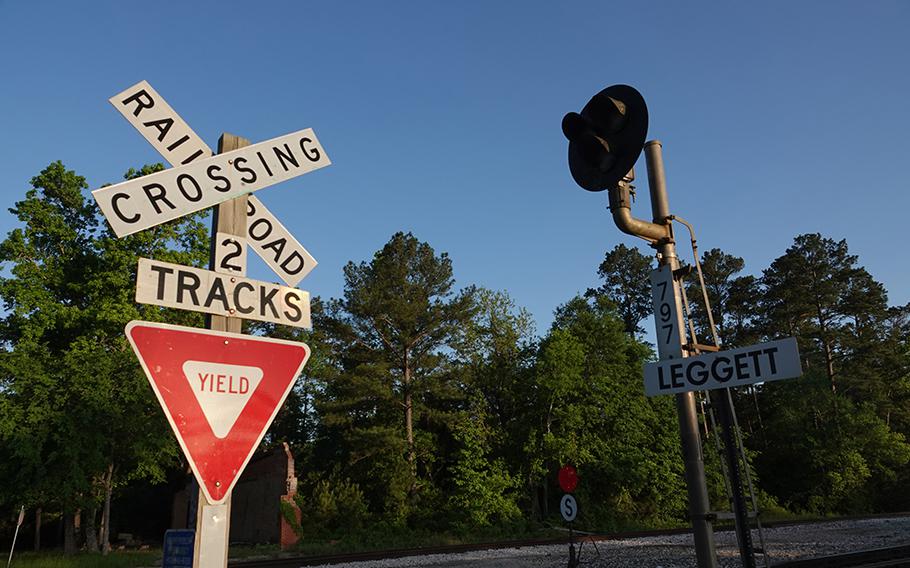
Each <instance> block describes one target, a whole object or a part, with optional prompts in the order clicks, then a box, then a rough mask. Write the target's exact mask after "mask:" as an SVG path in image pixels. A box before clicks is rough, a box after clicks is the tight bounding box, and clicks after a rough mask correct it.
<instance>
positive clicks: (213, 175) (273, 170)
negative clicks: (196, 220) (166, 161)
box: [92, 128, 331, 237]
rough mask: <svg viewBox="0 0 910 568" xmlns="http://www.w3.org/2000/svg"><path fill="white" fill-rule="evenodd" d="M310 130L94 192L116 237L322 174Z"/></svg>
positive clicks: (324, 159) (321, 156)
mask: <svg viewBox="0 0 910 568" xmlns="http://www.w3.org/2000/svg"><path fill="white" fill-rule="evenodd" d="M330 163H331V162H330V161H329V158H328V156H327V155H326V153H325V150H323V149H322V146H320V144H319V140H317V139H316V135H315V134H313V130H312V129H311V128H307V129H305V130H300V131H298V132H293V133H291V134H286V135H284V136H279V137H278V138H273V139H272V140H267V141H265V142H260V143H258V144H253V145H251V146H246V147H244V148H240V149H237V150H233V151H231V152H226V153H224V154H218V155H215V156H212V157H210V158H206V159H204V160H196V161H194V162H192V163H190V164H188V165H185V166H180V167H176V168H172V169H169V170H164V171H162V172H156V173H154V174H150V175H147V176H143V177H141V178H137V179H133V180H128V181H125V182H123V183H118V184H117V185H112V186H109V187H104V188H101V189H96V190H95V191H93V192H92V195H93V196H94V197H95V200H96V201H97V202H98V206H99V207H100V208H101V211H102V212H103V213H104V216H105V217H106V218H107V221H108V223H110V225H111V228H112V229H113V230H114V233H116V235H117V236H118V237H123V236H126V235H131V234H133V233H136V232H138V231H142V230H144V229H148V228H149V227H154V226H155V225H159V224H161V223H164V222H166V221H170V220H172V219H177V218H179V217H182V216H184V215H188V214H190V213H193V212H195V211H199V210H201V209H205V208H207V207H212V206H214V205H217V204H219V203H221V202H222V201H227V200H228V199H233V198H235V197H239V196H241V195H245V194H247V193H252V192H254V191H258V190H260V189H263V188H265V187H269V186H270V185H274V184H276V183H279V182H282V181H285V180H288V179H291V178H294V177H297V176H299V175H303V174H306V173H309V172H311V171H313V170H316V169H319V168H324V167H325V166H328V165H329V164H330Z"/></svg>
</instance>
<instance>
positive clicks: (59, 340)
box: [0, 162, 910, 550]
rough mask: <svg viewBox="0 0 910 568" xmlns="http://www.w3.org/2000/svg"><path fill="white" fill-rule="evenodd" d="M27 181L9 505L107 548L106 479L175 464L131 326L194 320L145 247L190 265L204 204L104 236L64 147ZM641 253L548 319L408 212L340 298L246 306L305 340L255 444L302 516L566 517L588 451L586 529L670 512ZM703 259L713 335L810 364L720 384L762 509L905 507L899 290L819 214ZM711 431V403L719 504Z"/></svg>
mask: <svg viewBox="0 0 910 568" xmlns="http://www.w3.org/2000/svg"><path fill="white" fill-rule="evenodd" d="M158 168H160V166H154V167H145V168H143V169H141V170H139V171H134V170H131V171H129V172H127V175H126V177H127V178H130V177H136V176H139V175H144V174H147V173H150V172H152V171H156V170H157V169H158ZM31 186H32V187H31V188H30V189H29V190H28V191H27V192H26V195H25V198H24V199H23V200H21V201H19V202H17V203H16V205H15V206H14V207H13V208H12V209H11V212H12V213H13V214H14V215H15V216H16V218H17V219H18V221H19V224H20V226H19V227H18V228H16V229H14V230H13V231H12V232H10V233H9V235H8V236H7V237H6V239H5V240H4V241H3V242H2V243H0V261H2V262H3V263H4V267H5V269H6V270H5V271H4V273H3V276H2V278H0V297H2V298H3V302H4V308H5V314H4V315H3V317H2V320H0V334H2V341H3V351H2V353H0V370H2V375H0V452H2V453H3V459H2V460H0V479H2V480H3V481H4V483H3V484H2V489H0V503H2V504H3V505H4V508H5V509H8V510H9V511H12V510H14V509H15V510H18V506H19V505H20V504H23V503H24V504H26V505H27V506H28V507H29V508H30V509H31V510H40V511H44V512H45V515H51V516H55V515H56V516H61V518H62V520H63V521H64V526H65V527H66V530H65V532H64V535H65V543H66V548H67V550H73V549H75V547H76V545H77V542H79V541H80V539H81V541H82V542H85V543H86V544H85V546H86V547H87V548H89V549H97V548H104V547H105V545H106V543H108V542H109V540H110V530H109V527H111V526H118V525H117V520H116V519H117V511H112V510H111V505H110V503H111V502H112V497H114V496H116V494H117V493H118V492H119V491H122V490H124V489H125V488H127V487H129V486H132V487H136V486H137V484H138V485H139V486H140V487H143V486H147V485H150V484H154V483H157V482H161V481H162V480H164V479H165V478H166V477H167V476H168V475H169V472H174V471H177V472H182V471H185V470H186V464H185V463H184V461H183V458H182V456H181V455H180V452H179V449H178V447H177V445H176V442H175V441H174V438H173V435H172V434H171V432H170V430H169V428H168V426H167V423H166V421H165V419H164V417H163V414H162V412H161V411H160V409H159V408H158V404H157V401H156V400H155V398H154V396H153V395H152V392H151V389H150V388H149V387H148V384H147V381H146V379H145V377H144V375H143V374H142V371H141V369H140V368H139V365H138V363H137V362H136V360H135V358H134V356H133V354H132V351H131V350H130V349H129V347H128V345H127V343H126V340H125V338H124V336H123V326H124V325H125V324H126V322H127V321H129V320H131V319H145V320H148V321H166V322H171V323H179V324H182V325H191V326H199V327H201V325H202V318H201V316H199V315H198V314H194V313H187V312H180V311H176V310H170V309H165V308H158V307H154V306H144V305H138V304H136V303H135V302H134V301H133V299H132V294H133V290H134V286H135V266H136V261H137V259H138V257H140V256H143V257H149V258H155V259H159V260H165V261H169V262H175V263H179V264H186V265H190V266H197V267H205V266H206V265H207V261H208V251H209V243H208V235H207V230H206V227H205V226H204V219H203V217H202V216H199V215H196V216H192V217H188V218H184V219H181V220H179V221H172V222H170V223H167V224H164V225H161V226H158V227H156V228H154V229H150V230H148V231H143V232H142V233H139V234H136V235H131V236H129V237H126V238H123V239H118V238H116V237H115V236H114V235H113V234H112V233H111V231H110V230H109V228H108V227H107V225H106V224H105V223H104V222H103V221H101V220H100V217H99V213H98V211H97V209H96V207H95V205H94V202H93V201H92V200H91V198H88V197H87V196H86V195H85V190H86V189H87V187H86V184H85V180H84V179H82V178H81V177H79V176H78V175H76V174H75V173H74V172H72V171H69V170H67V169H66V168H65V167H64V166H63V165H62V164H61V163H59V162H55V163H53V164H51V165H49V166H48V168H46V169H45V170H44V171H42V172H41V173H40V174H39V175H38V176H36V177H35V178H33V179H32V180H31ZM653 264H654V262H653V258H652V255H651V254H650V252H648V253H647V254H645V253H643V252H642V251H640V250H638V249H635V248H630V247H626V246H624V245H618V246H616V247H614V248H613V249H611V250H610V251H608V252H606V254H605V257H604V261H603V262H602V263H601V265H600V266H599V267H596V269H597V276H598V278H599V283H598V285H597V286H592V287H591V288H589V289H588V290H587V292H586V293H585V294H582V295H579V296H577V297H574V298H567V299H566V301H565V303H563V304H562V305H560V306H559V307H558V308H557V309H556V312H555V314H554V319H553V323H552V325H551V326H550V328H549V329H548V330H546V331H545V332H544V333H543V334H541V335H538V332H537V331H536V330H535V329H534V325H533V319H532V317H531V314H529V313H528V312H527V310H525V309H523V308H521V307H520V306H518V305H516V303H515V302H514V300H513V299H512V298H511V297H510V296H509V295H508V294H507V293H506V292H503V291H494V290H487V289H483V288H477V287H474V286H460V287H459V286H458V285H457V283H456V282H455V280H454V277H453V269H452V259H450V258H449V256H448V255H447V254H446V253H441V252H437V251H435V250H434V249H433V248H432V246H431V245H430V244H428V243H425V242H422V241H420V240H419V239H418V238H417V237H416V236H414V235H412V234H410V233H403V232H400V233H396V234H394V235H392V237H391V238H390V240H389V241H388V242H387V243H385V244H384V245H383V246H382V248H380V249H379V250H378V251H377V252H376V253H375V255H374V256H373V257H372V258H371V259H368V260H364V261H360V262H354V261H352V262H349V263H348V264H347V265H346V266H345V268H344V283H345V284H344V290H343V293H342V295H341V297H340V298H331V299H320V298H314V300H313V304H312V313H313V329H312V330H311V331H303V330H299V329H291V328H285V327H280V326H275V325H270V324H260V323H256V324H250V325H249V326H248V331H249V332H250V333H264V334H268V335H270V336H274V337H283V338H290V339H298V340H302V341H305V342H307V343H308V344H309V345H310V347H311V348H312V350H313V355H312V357H311V359H310V362H309V363H308V365H307V367H306V368H305V369H304V371H303V374H302V376H301V377H300V379H299V380H298V383H297V385H296V386H295V388H294V390H293V391H292V393H291V395H290V397H289V398H288V401H287V402H286V404H285V407H284V408H283V409H282V411H281V412H280V413H279V415H278V417H277V418H276V421H275V423H274V424H273V426H272V428H271V429H270V431H269V433H268V434H267V436H266V440H265V442H264V444H263V446H264V447H263V449H262V451H268V449H269V448H270V447H274V446H276V445H279V444H281V443H283V442H286V443H288V444H289V445H290V447H291V448H292V450H293V452H294V455H295V457H296V459H297V471H298V472H302V473H300V476H301V478H300V487H299V492H298V496H297V504H298V505H299V507H300V508H301V509H302V510H303V515H302V519H303V520H302V521H301V524H299V525H298V526H297V527H296V528H297V530H298V531H299V532H300V534H301V535H302V536H303V537H305V538H313V539H319V538H326V537H330V536H337V535H340V534H351V532H352V531H356V530H357V529H365V528H366V527H369V528H370V530H377V527H380V528H382V529H383V530H390V531H395V530H424V531H439V532H443V531H447V532H448V531H452V532H471V531H475V532H476V531H478V530H480V531H483V530H490V531H493V530H508V531H512V532H515V531H522V530H526V529H527V528H528V527H531V526H538V525H540V524H541V523H558V522H559V520H558V511H557V507H556V504H557V503H558V500H559V498H560V496H561V491H560V490H559V488H558V485H557V483H556V472H557V471H558V469H559V468H560V467H561V466H562V465H564V464H572V465H574V466H575V467H576V468H577V470H578V472H579V477H580V479H581V482H580V483H579V487H578V489H577V490H576V497H577V499H578V501H579V503H580V507H581V514H580V518H579V521H580V522H581V523H583V524H584V525H585V526H587V527H590V528H593V529H597V530H615V529H621V528H624V527H645V526H669V525H674V524H684V523H685V519H686V493H685V485H684V481H683V465H682V461H681V458H680V450H679V437H678V430H677V422H676V413H675V406H674V402H673V399H672V397H653V398H648V397H645V396H644V389H643V384H642V365H643V364H644V363H645V362H647V361H650V360H653V359H654V352H653V348H652V346H651V345H649V344H648V343H647V342H646V340H645V337H646V336H645V334H644V331H643V330H644V326H645V325H650V324H649V323H647V322H646V320H647V319H648V318H649V317H650V312H651V305H650V289H649V284H648V276H649V273H650V271H651V269H652V265H653ZM702 264H703V266H702V268H703V273H704V279H705V289H706V293H707V296H708V298H709V300H710V302H711V304H712V306H713V308H714V310H713V319H714V322H715V324H716V335H717V339H718V341H719V342H720V345H721V347H722V348H730V347H736V346H744V345H749V344H752V343H756V342H760V341H763V340H770V339H777V338H780V337H787V336H794V337H796V338H797V340H798V342H799V345H800V352H801V355H802V357H803V367H804V370H805V372H804V375H803V377H801V378H799V379H795V380H789V381H780V382H776V383H771V384H766V385H757V386H755V387H752V388H743V389H738V390H737V391H736V392H735V393H734V398H735V404H736V409H737V412H738V414H739V417H740V423H741V425H742V427H743V434H744V440H745V444H746V448H747V453H748V456H749V460H750V462H751V464H752V467H753V471H754V473H755V482H756V485H757V488H758V490H759V494H760V499H761V501H762V503H763V506H764V508H765V509H774V510H779V511H790V512H809V513H819V514H829V513H859V512H880V511H893V510H906V509H907V508H908V506H910V503H908V500H910V492H907V491H906V485H907V482H908V481H910V466H908V462H910V445H908V443H907V441H906V437H907V435H908V428H910V374H908V363H910V361H908V333H910V321H908V319H910V318H908V311H910V308H908V306H899V307H893V306H889V305H888V300H887V294H886V291H885V289H884V287H883V286H882V285H881V284H880V283H878V282H877V281H875V279H874V278H873V277H872V276H871V275H870V274H869V273H868V272H867V271H866V270H865V269H863V268H862V267H861V266H859V264H858V259H857V258H856V256H854V255H851V254H850V253H849V250H848V247H847V243H846V242H845V241H836V240H833V239H831V238H829V237H825V236H822V235H819V234H806V235H799V236H797V237H796V238H795V239H794V242H793V245H792V246H791V247H790V248H788V249H787V250H786V251H785V252H784V253H783V254H782V255H781V256H780V257H778V258H777V259H775V260H774V262H772V263H771V265H770V266H769V267H768V268H765V269H763V270H762V271H761V272H760V275H759V276H753V275H749V274H747V273H746V272H745V262H744V260H743V259H741V258H738V257H736V256H734V255H732V254H728V253H726V252H723V251H721V250H719V249H712V250H709V251H707V252H706V253H705V254H704V255H703V260H702ZM593 268H595V267H592V269H593ZM592 280H594V278H593V271H592ZM584 284H586V283H579V285H584ZM686 288H687V298H688V300H689V302H690V309H691V314H692V318H693V322H694V329H695V332H696V334H697V335H698V337H699V338H700V339H699V340H700V341H701V342H711V341H712V338H713V337H714V333H712V331H711V329H710V325H709V318H708V317H707V313H706V310H705V308H704V304H703V303H702V302H699V301H698V300H699V299H700V298H701V297H702V291H701V288H700V287H699V286H698V282H697V279H695V278H693V277H690V278H689V279H688V281H687V286H686ZM705 338H707V339H705ZM714 435H715V433H714V432H713V430H712V429H711V428H710V424H708V425H706V428H705V431H704V437H705V440H704V441H703V445H704V449H705V460H706V464H707V469H708V476H709V479H708V481H709V490H710V492H711V495H712V501H713V504H714V505H715V508H716V509H718V510H720V509H724V508H726V505H725V504H726V496H725V494H724V482H723V479H722V476H721V474H720V463H719V461H720V460H719V457H718V456H717V455H716V453H715V452H714V451H713V446H712V444H710V443H708V441H707V440H708V438H710V437H711V436H714ZM77 513H78V514H79V517H80V518H81V519H82V523H81V531H82V535H81V537H80V535H77V534H76V530H75V518H76V515H77ZM12 516H14V515H13V514H12V513H11V514H10V517H12ZM36 519H37V517H36Z"/></svg>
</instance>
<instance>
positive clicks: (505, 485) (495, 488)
mask: <svg viewBox="0 0 910 568" xmlns="http://www.w3.org/2000/svg"><path fill="white" fill-rule="evenodd" d="M477 308H478V309H477V313H476V315H475V316H474V318H472V319H471V320H470V321H469V322H468V324H467V325H466V326H465V327H464V328H463V331H462V333H461V334H460V335H459V340H458V342H457V343H456V344H455V346H454V351H455V353H456V355H457V357H458V360H457V365H458V368H459V369H460V372H461V375H462V376H463V377H464V378H463V381H464V383H465V385H466V388H467V390H468V392H470V393H471V394H470V401H471V403H470V406H469V407H468V409H466V410H465V411H464V413H463V417H462V418H461V419H459V420H458V421H457V423H456V425H455V429H454V432H453V437H454V444H455V446H454V447H455V449H454V452H455V456H454V458H453V459H454V465H453V467H452V472H451V474H452V483H453V484H454V487H453V492H454V496H453V497H452V498H450V499H449V503H450V506H451V508H452V510H453V512H454V516H455V517H456V518H458V519H460V522H461V523H462V524H464V523H468V524H471V523H473V524H475V525H478V526H483V525H487V524H491V523H499V522H505V521H509V520H511V519H514V518H515V517H516V516H517V513H518V507H519V502H520V501H521V500H522V499H521V497H522V492H521V491H519V490H518V489H519V485H523V489H525V490H526V491H524V494H525V496H527V494H528V493H530V491H531V489H532V487H533V483H532V482H530V481H529V467H528V466H529V463H528V459H527V456H526V454H525V447H524V446H525V443H526V441H527V439H528V434H529V428H530V426H531V424H532V422H533V421H534V420H535V419H536V417H535V416H534V415H533V414H532V410H533V409H532V405H531V400H532V397H533V391H532V390H531V388H530V385H531V383H532V380H531V379H532V378H533V367H534V358H535V354H536V350H537V341H536V337H535V333H534V321H533V319H532V317H531V314H530V313H528V311H527V310H525V309H524V308H519V307H518V306H517V305H516V304H515V302H514V300H512V298H510V297H509V295H508V294H507V293H505V292H501V291H497V292H494V291H491V290H486V289H480V290H478V292H477ZM474 498H476V500H473V499H474ZM529 503H530V500H527V503H525V504H529Z"/></svg>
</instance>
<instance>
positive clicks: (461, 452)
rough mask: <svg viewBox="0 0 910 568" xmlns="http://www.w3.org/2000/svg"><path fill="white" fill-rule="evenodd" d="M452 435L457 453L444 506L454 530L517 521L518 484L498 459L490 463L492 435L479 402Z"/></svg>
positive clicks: (519, 512)
mask: <svg viewBox="0 0 910 568" xmlns="http://www.w3.org/2000/svg"><path fill="white" fill-rule="evenodd" d="M453 435H454V438H455V441H456V442H457V443H458V449H457V450H456V452H455V464H454V465H453V466H452V468H451V476H452V481H451V483H452V490H451V492H450V493H449V498H448V503H449V507H450V508H451V510H452V512H453V518H454V519H455V521H454V524H455V526H456V527H457V528H461V529H462V530H465V529H474V528H478V527H489V526H491V525H494V524H496V525H500V524H505V523H510V522H513V521H515V520H516V519H518V518H519V517H520V516H521V511H520V510H519V508H518V504H517V490H518V488H519V485H520V484H519V482H518V480H517V479H516V478H515V477H513V476H512V475H510V474H509V471H508V468H507V466H506V463H505V461H504V460H503V459H502V458H499V459H493V460H491V459H490V438H491V436H492V432H491V429H490V426H489V421H488V420H487V417H486V416H485V412H484V410H483V405H482V403H481V402H480V401H478V403H477V404H475V405H473V408H472V409H470V410H469V411H467V412H466V413H465V415H464V416H463V417H462V419H461V420H459V421H458V422H457V424H456V426H455V427H454V432H453Z"/></svg>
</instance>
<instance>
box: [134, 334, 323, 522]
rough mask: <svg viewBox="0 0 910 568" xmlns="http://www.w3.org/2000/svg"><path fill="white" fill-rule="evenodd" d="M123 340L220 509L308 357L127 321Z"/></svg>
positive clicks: (260, 343) (277, 344)
mask: <svg viewBox="0 0 910 568" xmlns="http://www.w3.org/2000/svg"><path fill="white" fill-rule="evenodd" d="M126 336H127V338H128V339H129V341H130V344H131V345H132V346H133V350H134V351H135V352H136V355H137V356H138V357H139V361H140V362H141V363H142V369H143V370H144V371H145V374H146V376H147V377H148V379H149V382H150V383H151V385H152V389H153V390H154V391H155V396H157V397H158V402H160V403H161V407H162V408H163V409H164V414H165V415H166V416H167V419H168V422H170V424H171V428H172V429H173V430H174V434H175V435H176V436H177V441H178V442H180V447H182V448H183V453H184V454H185V455H186V457H187V459H188V460H189V462H190V466H191V467H192V468H193V473H195V474H196V479H197V480H198V481H199V486H200V487H202V490H203V491H204V492H205V496H206V499H208V501H209V503H212V504H215V505H217V504H220V503H223V502H224V501H225V500H226V499H227V498H228V497H229V496H230V493H231V489H233V487H234V484H235V483H236V482H237V479H238V478H239V477H240V474H241V472H243V469H244V468H245V467H246V464H247V462H249V461H250V457H251V456H252V455H253V452H254V451H255V450H256V448H257V447H258V446H259V442H260V441H262V437H263V436H264V435H265V431H266V430H267V429H268V427H269V425H271V423H272V419H274V418H275V414H277V413H278V409H279V408H281V405H282V404H283V403H284V399H285V398H287V396H288V393H289V392H290V391H291V387H293V386H294V381H295V379H296V378H297V375H298V374H299V373H300V371H301V370H302V369H303V365H304V364H305V363H306V361H307V359H308V358H309V356H310V348H309V347H307V346H306V344H303V343H298V342H295V341H284V340H281V339H271V338H267V337H256V336H251V335H241V334H239V333H228V332H222V331H211V330H208V329H196V328H191V327H182V326H177V325H168V324H163V323H150V322H144V321H131V322H130V323H128V324H127V325H126Z"/></svg>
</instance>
